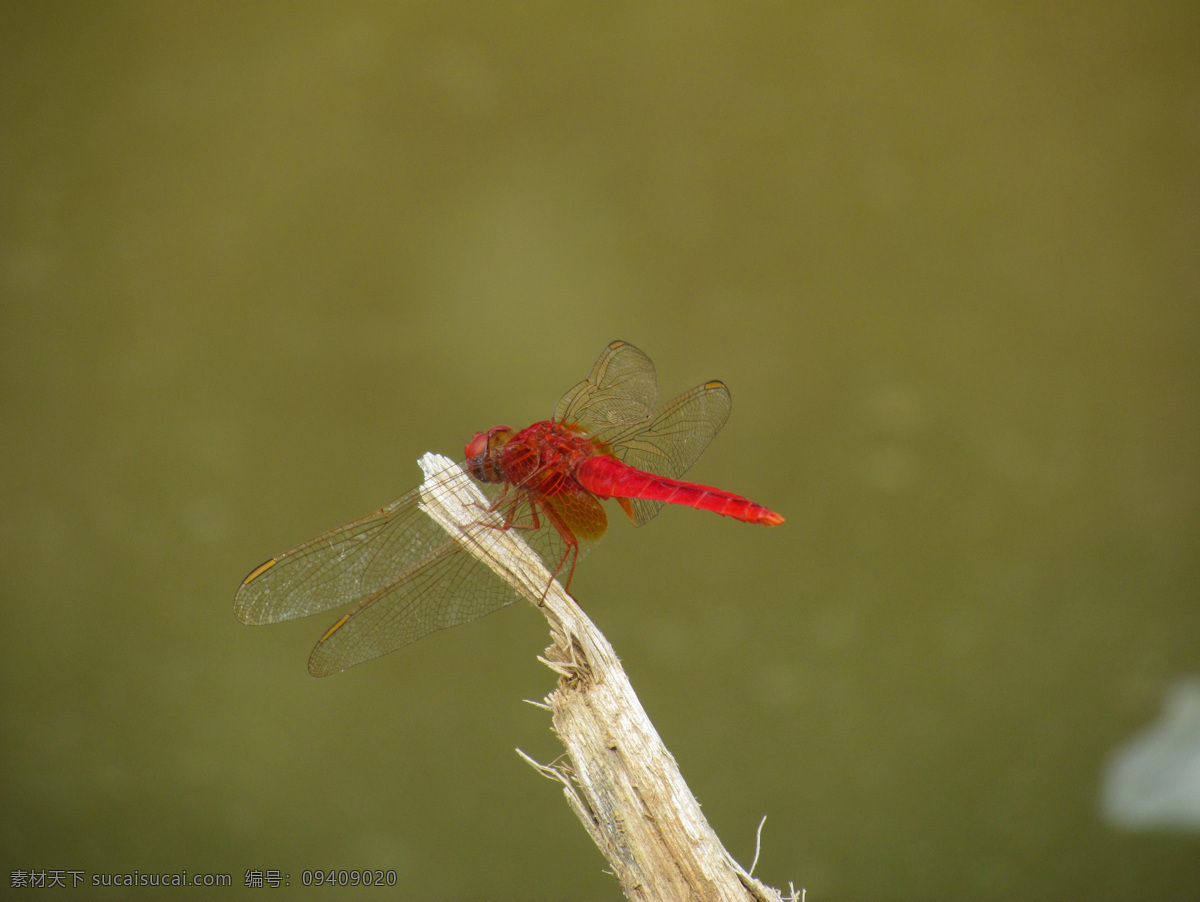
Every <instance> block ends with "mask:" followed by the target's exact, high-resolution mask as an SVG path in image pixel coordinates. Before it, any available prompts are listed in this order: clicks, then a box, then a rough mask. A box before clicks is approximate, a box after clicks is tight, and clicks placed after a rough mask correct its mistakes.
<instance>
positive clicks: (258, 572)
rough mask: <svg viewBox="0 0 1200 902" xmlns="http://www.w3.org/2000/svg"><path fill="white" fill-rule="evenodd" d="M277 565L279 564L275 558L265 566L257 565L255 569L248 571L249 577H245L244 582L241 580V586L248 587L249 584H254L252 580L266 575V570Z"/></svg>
mask: <svg viewBox="0 0 1200 902" xmlns="http://www.w3.org/2000/svg"><path fill="white" fill-rule="evenodd" d="M278 563H279V561H277V560H276V559H275V558H271V559H270V560H269V561H267V562H266V563H265V564H259V565H258V566H257V567H255V568H254V569H253V570H251V571H250V575H249V576H247V577H246V578H245V579H244V580H242V585H243V586H245V585H249V584H250V583H252V582H254V580H256V579H258V578H259V577H260V576H262V575H263V574H264V573H266V572H267V571H268V570H270V569H271V568H272V567H274V566H275V565H276V564H278Z"/></svg>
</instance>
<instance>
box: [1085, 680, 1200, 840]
mask: <svg viewBox="0 0 1200 902" xmlns="http://www.w3.org/2000/svg"><path fill="white" fill-rule="evenodd" d="M1101 806H1102V809H1103V813H1104V817H1105V819H1106V820H1107V821H1109V823H1111V824H1113V825H1115V826H1117V827H1122V828H1124V829H1126V830H1147V829H1153V828H1162V827H1166V828H1173V829H1177V830H1200V677H1185V678H1183V679H1180V680H1177V681H1176V682H1175V683H1174V684H1173V685H1172V686H1171V687H1170V688H1169V689H1168V690H1167V697H1166V703H1165V705H1164V710H1163V716H1162V718H1161V719H1160V720H1159V721H1158V722H1157V723H1155V724H1153V725H1151V727H1150V728H1149V729H1147V730H1146V731H1144V732H1142V733H1140V734H1138V735H1137V736H1134V737H1133V738H1132V739H1130V740H1129V741H1128V742H1127V743H1126V744H1125V745H1124V746H1123V747H1122V748H1120V749H1119V750H1118V751H1117V753H1116V754H1115V755H1114V756H1113V758H1112V761H1111V762H1110V764H1109V767H1108V773H1107V774H1106V775H1105V781H1104V795H1103V798H1102V800H1101Z"/></svg>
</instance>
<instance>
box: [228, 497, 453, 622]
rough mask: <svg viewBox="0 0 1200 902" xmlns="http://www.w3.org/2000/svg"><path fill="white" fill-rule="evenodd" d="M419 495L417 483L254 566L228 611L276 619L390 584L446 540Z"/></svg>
mask: <svg viewBox="0 0 1200 902" xmlns="http://www.w3.org/2000/svg"><path fill="white" fill-rule="evenodd" d="M461 478H462V479H464V480H468V481H469V479H470V478H469V477H468V476H466V474H463V475H462V476H461ZM420 501H421V490H420V488H416V489H414V490H413V491H411V492H408V493H407V494H406V495H403V496H401V497H400V498H397V499H396V500H395V501H393V502H392V503H391V504H389V505H388V506H387V507H384V508H383V509H381V510H378V511H376V512H375V513H373V514H369V515H367V516H366V517H363V518H362V519H360V520H355V521H353V522H351V523H347V524H345V525H344V526H339V527H338V528H337V529H331V530H330V531H329V532H326V533H323V534H322V535H319V536H317V537H316V538H315V539H309V540H308V541H307V542H305V543H304V544H303V545H297V546H296V547H295V548H292V549H291V550H289V551H285V552H284V553H283V554H281V555H279V556H278V557H275V558H272V559H271V560H269V561H267V562H266V563H265V564H262V565H261V566H259V567H256V568H255V569H254V570H253V571H251V573H250V575H249V576H247V577H246V578H245V580H243V581H242V586H241V588H240V589H238V594H237V598H236V599H235V601H234V613H236V614H237V617H238V619H239V620H241V621H242V622H243V623H254V624H259V623H278V622H279V621H281V620H292V619H293V618H296V617H307V616H308V615H309V614H319V613H321V612H322V611H328V610H331V609H332V608H336V607H340V606H341V605H345V604H349V603H350V602H355V601H361V600H362V599H364V598H367V597H370V596H372V595H374V594H375V593H377V592H379V591H380V590H382V589H384V588H386V587H388V586H390V585H391V584H392V583H393V582H395V580H396V578H397V577H398V576H399V575H400V574H401V573H405V572H409V571H411V570H413V569H414V568H416V567H418V566H419V565H420V564H421V562H422V561H424V560H426V559H431V558H433V557H434V556H435V555H436V554H437V553H438V551H439V550H441V549H442V548H443V546H446V545H447V544H449V543H451V539H450V537H449V536H448V535H447V534H446V532H445V530H443V529H442V528H441V527H440V526H438V525H437V523H435V522H434V521H433V520H431V519H430V518H429V516H428V515H427V514H426V513H425V512H424V511H422V510H421V509H420V507H419V506H418V505H419V503H420Z"/></svg>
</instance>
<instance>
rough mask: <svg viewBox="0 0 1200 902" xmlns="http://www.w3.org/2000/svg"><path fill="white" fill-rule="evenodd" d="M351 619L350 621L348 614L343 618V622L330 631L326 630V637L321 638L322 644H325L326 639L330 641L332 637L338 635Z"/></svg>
mask: <svg viewBox="0 0 1200 902" xmlns="http://www.w3.org/2000/svg"><path fill="white" fill-rule="evenodd" d="M349 619H350V615H349V614H346V615H345V616H344V617H342V619H341V620H339V621H338V622H337V623H335V624H334V625H333V626H331V627H330V628H329V629H327V630H325V635H324V636H322V637H321V642H324V641H325V640H326V639H328V638H329V637H330V636H332V635H333V634H334V633H336V632H337V631H338V630H340V629H341V628H342V627H343V626H345V625H346V621H347V620H349ZM321 642H318V643H317V645H320V644H321Z"/></svg>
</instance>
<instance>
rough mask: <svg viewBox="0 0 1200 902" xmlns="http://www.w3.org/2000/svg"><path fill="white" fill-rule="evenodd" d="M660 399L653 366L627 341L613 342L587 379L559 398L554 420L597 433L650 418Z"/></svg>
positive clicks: (647, 358)
mask: <svg viewBox="0 0 1200 902" xmlns="http://www.w3.org/2000/svg"><path fill="white" fill-rule="evenodd" d="M657 398H658V383H657V380H656V378H655V375H654V364H653V363H651V361H650V358H649V357H647V356H646V354H645V353H644V352H642V351H641V350H639V349H638V348H635V347H634V346H633V345H631V344H629V342H626V341H614V342H613V343H612V344H610V345H609V346H608V347H607V348H605V349H604V352H603V353H602V354H601V355H600V356H599V357H598V358H597V359H596V363H595V365H594V366H593V367H592V371H591V372H590V373H588V377H587V378H586V379H584V380H583V381H582V382H580V383H579V384H578V385H576V386H575V387H574V388H572V389H571V390H570V391H569V392H567V393H566V394H565V395H563V396H562V398H560V399H559V402H558V404H556V405H555V406H554V419H555V420H556V421H557V422H559V423H579V424H580V425H582V426H584V427H586V428H587V430H588V431H589V432H592V433H593V434H598V433H601V432H603V431H604V430H606V429H610V428H612V427H613V426H619V425H626V424H629V423H634V422H639V421H642V420H646V419H648V418H649V416H650V414H651V413H652V412H653V410H654V403H655V401H656V400H657Z"/></svg>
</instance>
